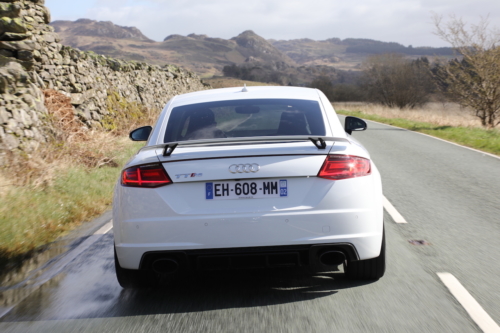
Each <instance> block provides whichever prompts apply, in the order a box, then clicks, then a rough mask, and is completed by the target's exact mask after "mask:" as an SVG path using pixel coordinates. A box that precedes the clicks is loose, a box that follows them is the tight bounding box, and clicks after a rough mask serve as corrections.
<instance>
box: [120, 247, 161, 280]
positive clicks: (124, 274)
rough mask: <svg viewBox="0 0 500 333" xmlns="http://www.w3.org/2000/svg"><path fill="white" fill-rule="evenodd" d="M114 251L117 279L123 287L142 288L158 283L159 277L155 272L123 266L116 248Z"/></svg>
mask: <svg viewBox="0 0 500 333" xmlns="http://www.w3.org/2000/svg"><path fill="white" fill-rule="evenodd" d="M114 251H115V270H116V279H117V280H118V283H119V284H120V286H122V288H125V289H142V288H154V287H156V286H157V285H158V282H157V281H158V279H157V278H156V276H155V274H154V272H148V271H142V270H137V269H126V268H122V267H121V266H120V263H119V262H118V257H117V256H116V249H114Z"/></svg>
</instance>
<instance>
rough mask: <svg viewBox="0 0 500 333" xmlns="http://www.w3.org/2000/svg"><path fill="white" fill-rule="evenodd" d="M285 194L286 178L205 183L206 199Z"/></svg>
mask: <svg viewBox="0 0 500 333" xmlns="http://www.w3.org/2000/svg"><path fill="white" fill-rule="evenodd" d="M287 196H288V181H287V180H286V179H277V180H272V179H271V180H255V181H235V182H213V183H205V198H206V199H207V200H221V199H258V198H279V197H287Z"/></svg>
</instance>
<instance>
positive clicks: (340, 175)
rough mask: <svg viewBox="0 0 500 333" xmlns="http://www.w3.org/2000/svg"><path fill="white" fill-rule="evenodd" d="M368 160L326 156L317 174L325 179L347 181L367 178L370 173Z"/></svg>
mask: <svg viewBox="0 0 500 333" xmlns="http://www.w3.org/2000/svg"><path fill="white" fill-rule="evenodd" d="M371 171H372V170H371V165H370V160H368V159H366V158H362V157H357V156H350V155H328V156H327V157H326V160H325V163H323V166H322V167H321V170H320V171H319V173H318V177H321V178H326V179H334V180H339V179H347V178H354V177H362V176H367V175H369V174H370V173H371Z"/></svg>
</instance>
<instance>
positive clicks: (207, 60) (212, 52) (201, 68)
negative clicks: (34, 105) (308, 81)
mask: <svg viewBox="0 0 500 333" xmlns="http://www.w3.org/2000/svg"><path fill="white" fill-rule="evenodd" d="M51 25H52V26H53V27H54V28H55V30H56V32H58V33H59V35H60V37H61V39H62V43H63V44H66V45H69V46H72V47H75V48H79V49H81V50H85V51H94V52H96V53H99V54H103V55H107V56H111V57H115V58H120V59H124V60H136V61H146V62H149V63H152V64H158V65H164V64H165V63H170V64H175V65H178V66H181V67H185V68H187V69H190V70H192V71H194V72H196V73H198V74H199V75H201V76H202V77H211V76H213V75H221V74H222V70H223V68H224V66H227V65H251V64H256V65H255V66H261V65H262V66H268V67H270V68H271V67H272V68H277V70H282V69H283V68H287V69H288V68H291V67H297V68H299V67H301V66H306V67H309V66H316V67H318V66H319V67H322V68H325V67H334V68H335V69H336V70H354V71H357V70H359V69H360V66H361V63H362V62H363V61H364V60H365V59H366V58H367V56H369V55H370V54H377V53H392V52H397V53H403V54H406V55H407V56H408V57H409V58H418V57H420V56H424V55H425V56H428V57H431V58H432V56H434V55H445V56H449V55H452V54H453V53H452V50H451V49H450V48H441V49H435V48H418V47H415V48H413V47H411V46H409V47H406V46H403V45H401V44H398V43H386V42H380V41H375V40H369V39H353V38H349V39H344V40H341V39H339V38H331V39H327V40H323V41H315V40H312V39H294V40H266V39H264V38H262V37H261V36H259V35H257V34H256V33H255V32H253V31H251V30H247V31H244V32H242V33H241V34H239V35H238V36H236V37H233V38H231V39H223V38H213V37H209V36H207V35H196V34H190V35H187V36H181V35H169V36H167V37H166V38H165V39H164V40H163V41H162V42H155V41H153V40H151V39H149V38H148V37H146V36H145V35H144V34H142V32H141V31H140V30H139V29H137V28H134V27H122V26H118V25H115V24H113V23H112V22H97V21H93V20H88V19H79V20H77V21H74V22H73V21H55V22H52V23H51ZM255 66H253V67H255ZM273 70H274V69H273ZM321 71H324V70H323V69H322V70H321ZM306 72H308V71H302V73H306ZM312 72H314V71H311V73H312ZM299 76H301V77H304V76H303V75H302V74H300V75H299Z"/></svg>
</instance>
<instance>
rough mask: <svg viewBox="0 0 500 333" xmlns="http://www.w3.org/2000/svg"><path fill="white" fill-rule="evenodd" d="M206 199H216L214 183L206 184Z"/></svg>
mask: <svg viewBox="0 0 500 333" xmlns="http://www.w3.org/2000/svg"><path fill="white" fill-rule="evenodd" d="M205 197H206V198H207V199H213V198H214V183H206V184H205Z"/></svg>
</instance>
